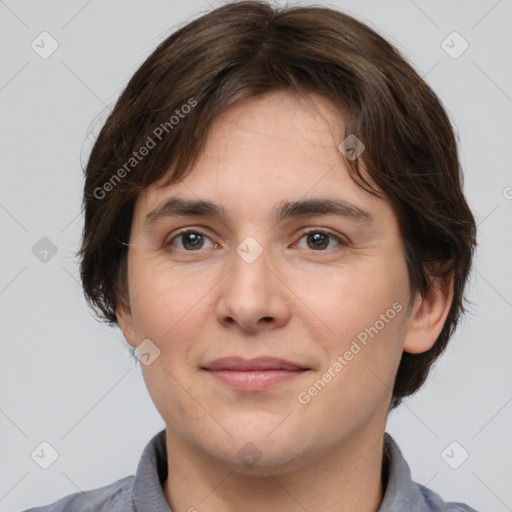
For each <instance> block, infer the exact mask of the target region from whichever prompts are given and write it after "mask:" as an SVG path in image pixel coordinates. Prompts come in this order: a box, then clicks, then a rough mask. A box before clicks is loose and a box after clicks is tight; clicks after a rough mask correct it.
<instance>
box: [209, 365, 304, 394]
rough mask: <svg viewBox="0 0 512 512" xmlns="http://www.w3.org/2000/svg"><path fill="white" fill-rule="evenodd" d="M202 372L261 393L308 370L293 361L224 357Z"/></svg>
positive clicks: (243, 389) (221, 380)
mask: <svg viewBox="0 0 512 512" xmlns="http://www.w3.org/2000/svg"><path fill="white" fill-rule="evenodd" d="M201 369H202V370H204V371H206V372H207V373H208V374H210V375H211V376H212V377H214V378H215V379H216V380H217V381H218V382H221V383H222V384H225V385H227V386H229V387H231V388H233V389H236V390H239V391H262V390H264V389H268V388H270V387H273V386H275V385H277V384H280V383H284V382H287V381H290V380H292V379H294V378H297V377H299V376H300V375H303V374H304V373H305V372H307V371H308V370H309V368H305V367H303V366H301V365H299V364H296V363H293V362H291V361H287V360H284V359H278V358H273V357H258V358H255V359H244V358H241V357H224V358H221V359H216V360H215V361H212V362H211V363H208V364H206V365H205V366H203V367H202V368H201Z"/></svg>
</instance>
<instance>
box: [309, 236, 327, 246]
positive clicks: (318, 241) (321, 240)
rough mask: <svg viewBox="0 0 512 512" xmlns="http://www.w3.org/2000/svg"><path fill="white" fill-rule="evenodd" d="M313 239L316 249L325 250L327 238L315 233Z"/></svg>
mask: <svg viewBox="0 0 512 512" xmlns="http://www.w3.org/2000/svg"><path fill="white" fill-rule="evenodd" d="M311 238H312V240H313V244H314V246H315V247H316V248H318V247H321V248H325V247H326V246H327V245H326V243H325V241H326V239H327V236H326V235H324V234H322V233H315V234H313V235H311Z"/></svg>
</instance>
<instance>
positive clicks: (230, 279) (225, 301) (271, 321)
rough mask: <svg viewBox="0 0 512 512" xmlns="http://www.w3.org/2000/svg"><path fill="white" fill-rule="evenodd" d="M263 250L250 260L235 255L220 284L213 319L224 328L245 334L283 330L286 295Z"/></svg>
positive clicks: (286, 315) (287, 313)
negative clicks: (215, 315)
mask: <svg viewBox="0 0 512 512" xmlns="http://www.w3.org/2000/svg"><path fill="white" fill-rule="evenodd" d="M287 292H288V289H287V287H286V285H285V283H284V282H283V281H282V279H281V278H280V277H279V276H278V273H277V270H275V269H274V268H273V267H271V266H270V265H269V261H268V258H267V257H266V250H264V251H263V252H262V253H261V254H260V255H259V256H258V257H257V258H256V259H255V260H254V261H250V260H246V259H244V258H243V257H242V256H240V255H239V254H238V253H234V255H233V266H232V268H231V271H230V272H229V273H228V275H227V276H226V277H225V279H223V280H222V281H221V290H220V299H219V301H218V303H217V318H218V321H219V322H220V323H222V324H223V325H224V326H237V327H238V328H240V329H241V330H243V331H246V332H257V331H260V330H270V329H275V328H278V327H283V326H284V325H285V324H286V323H287V322H288V321H289V319H290V315H291V312H290V302H289V293H287Z"/></svg>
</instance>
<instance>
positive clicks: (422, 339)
mask: <svg viewBox="0 0 512 512" xmlns="http://www.w3.org/2000/svg"><path fill="white" fill-rule="evenodd" d="M452 300H453V274H450V275H447V276H443V277H440V276H435V277H432V278H431V280H430V283H429V287H428V290H427V292H426V294H425V295H424V296H423V297H422V296H421V295H420V294H419V293H418V294H417V296H416V299H415V301H414V304H413V306H412V308H411V312H410V315H409V320H408V325H407V328H406V331H405V336H404V340H403V350H404V351H405V352H408V353H409V354H421V353H423V352H426V351H427V350H429V349H430V348H432V346H433V345H434V343H435V342H436V340H437V338H438V337H439V334H440V333H441V330H442V329H443V326H444V323H445V321H446V317H447V316H448V313H449V312H450V307H451V305H452Z"/></svg>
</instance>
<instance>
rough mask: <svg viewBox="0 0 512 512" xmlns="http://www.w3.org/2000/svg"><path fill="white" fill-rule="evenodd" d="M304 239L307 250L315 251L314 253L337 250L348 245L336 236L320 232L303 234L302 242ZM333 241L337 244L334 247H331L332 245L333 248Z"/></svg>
mask: <svg viewBox="0 0 512 512" xmlns="http://www.w3.org/2000/svg"><path fill="white" fill-rule="evenodd" d="M303 238H306V244H307V248H308V249H313V250H314V251H324V250H325V249H327V248H331V249H335V248H336V247H338V246H342V245H346V244H345V243H344V242H343V240H341V239H340V238H339V237H337V236H336V235H333V234H332V233H327V232H325V231H319V230H314V231H313V230H312V231H308V232H306V233H303V234H302V236H301V240H302V239H303ZM333 241H334V244H335V245H334V247H329V246H330V245H331V246H332V242H333Z"/></svg>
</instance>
